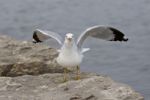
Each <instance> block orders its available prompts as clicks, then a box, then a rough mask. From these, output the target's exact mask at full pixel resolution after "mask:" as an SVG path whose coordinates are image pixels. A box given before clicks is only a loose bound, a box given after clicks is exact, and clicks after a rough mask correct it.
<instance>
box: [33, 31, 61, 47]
mask: <svg viewBox="0 0 150 100" xmlns="http://www.w3.org/2000/svg"><path fill="white" fill-rule="evenodd" d="M49 38H53V39H55V40H56V41H57V42H58V43H59V44H62V37H61V36H60V35H59V34H57V33H54V32H51V31H43V30H40V29H36V30H35V31H34V33H33V40H34V41H33V42H34V43H38V42H43V41H45V40H47V39H49Z"/></svg>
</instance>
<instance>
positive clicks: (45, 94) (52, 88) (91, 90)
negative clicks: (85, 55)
mask: <svg viewBox="0 0 150 100" xmlns="http://www.w3.org/2000/svg"><path fill="white" fill-rule="evenodd" d="M70 76H72V75H70ZM82 78H83V79H81V80H78V81H77V80H74V79H73V78H70V81H68V82H66V83H63V81H62V79H63V75H62V74H61V73H59V74H58V73H55V74H43V75H39V76H31V75H24V76H19V77H13V78H11V77H0V100H144V99H143V97H142V96H141V95H140V94H139V93H136V92H135V91H134V90H133V89H131V88H130V87H129V86H127V85H124V84H120V83H116V82H114V81H113V80H112V79H110V78H109V77H107V76H97V75H92V74H84V73H83V74H82Z"/></svg>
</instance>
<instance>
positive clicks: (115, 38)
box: [109, 27, 129, 42]
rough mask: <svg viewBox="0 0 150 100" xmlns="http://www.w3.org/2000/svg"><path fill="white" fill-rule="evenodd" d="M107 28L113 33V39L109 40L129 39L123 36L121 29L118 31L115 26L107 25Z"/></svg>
mask: <svg viewBox="0 0 150 100" xmlns="http://www.w3.org/2000/svg"><path fill="white" fill-rule="evenodd" d="M109 29H110V30H111V31H112V32H113V34H114V35H115V37H114V39H113V40H111V41H125V42H126V41H128V40H129V39H128V38H124V34H123V33H122V32H121V31H119V30H117V29H115V28H112V27H109Z"/></svg>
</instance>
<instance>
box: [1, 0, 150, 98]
mask: <svg viewBox="0 0 150 100" xmlns="http://www.w3.org/2000/svg"><path fill="white" fill-rule="evenodd" d="M95 25H105V26H111V27H114V28H117V29H119V30H120V31H122V32H123V33H124V34H125V36H126V37H127V38H129V41H128V42H112V41H111V42H110V41H105V40H98V39H93V38H88V39H87V40H86V41H85V42H84V45H83V46H84V47H90V48H91V50H90V51H89V52H87V53H85V55H84V60H83V62H82V64H81V70H82V71H84V72H93V73H98V74H104V75H108V76H110V77H111V78H112V79H114V80H115V81H117V82H121V83H125V84H128V85H129V86H131V87H132V88H134V89H135V91H137V92H139V93H141V94H142V95H143V96H144V97H145V100H150V0H0V35H7V36H11V37H13V38H16V39H18V40H22V41H32V34H33V31H34V30H35V29H37V28H38V29H43V30H49V31H53V32H56V33H59V34H60V35H61V36H63V37H64V36H65V34H66V33H68V32H71V33H74V36H75V38H76V39H77V37H78V36H79V35H80V34H81V33H82V32H83V31H84V30H86V29H87V28H89V27H91V26H95ZM52 43H53V42H50V43H49V44H46V45H48V46H50V47H53V46H52V45H51V44H52ZM43 45H45V44H43Z"/></svg>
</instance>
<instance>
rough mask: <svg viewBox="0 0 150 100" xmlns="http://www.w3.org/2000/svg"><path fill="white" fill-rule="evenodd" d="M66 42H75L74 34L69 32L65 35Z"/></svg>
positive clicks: (70, 43) (68, 43)
mask: <svg viewBox="0 0 150 100" xmlns="http://www.w3.org/2000/svg"><path fill="white" fill-rule="evenodd" d="M65 44H67V45H72V44H73V34H72V33H67V34H66V37H65Z"/></svg>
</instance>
